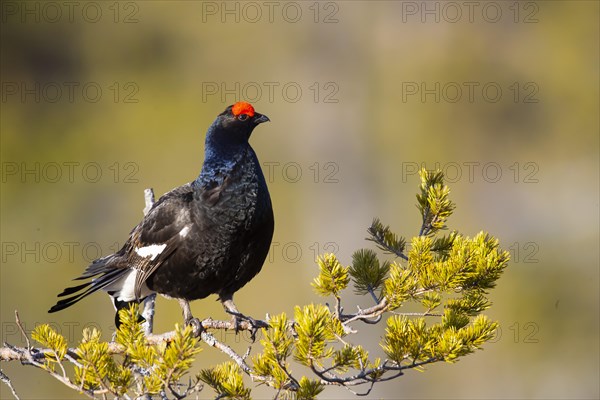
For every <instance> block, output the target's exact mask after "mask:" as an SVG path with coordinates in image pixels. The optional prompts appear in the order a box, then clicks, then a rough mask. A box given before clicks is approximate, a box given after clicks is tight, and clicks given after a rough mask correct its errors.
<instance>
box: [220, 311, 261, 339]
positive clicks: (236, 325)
mask: <svg viewBox="0 0 600 400" xmlns="http://www.w3.org/2000/svg"><path fill="white" fill-rule="evenodd" d="M226 311H227V313H228V314H231V315H232V316H233V318H232V319H231V323H232V325H233V329H235V333H238V332H239V331H240V330H241V328H242V323H243V322H244V321H245V322H247V323H248V325H250V326H249V327H248V328H245V329H248V330H249V331H250V339H252V342H255V341H256V334H257V333H258V331H259V330H260V329H261V328H267V327H268V325H267V324H265V322H264V321H260V320H256V319H254V318H252V317H249V316H247V315H244V314H242V313H241V312H238V311H232V310H226Z"/></svg>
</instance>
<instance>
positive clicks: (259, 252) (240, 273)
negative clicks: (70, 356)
mask: <svg viewBox="0 0 600 400" xmlns="http://www.w3.org/2000/svg"><path fill="white" fill-rule="evenodd" d="M266 121H269V119H268V118H267V117H266V116H264V115H261V114H259V113H256V112H255V111H254V108H253V107H252V106H251V105H250V104H249V103H245V102H238V103H236V104H234V105H233V106H229V107H227V108H226V109H225V111H224V112H223V113H221V114H220V115H219V116H218V117H217V119H216V120H215V121H214V122H213V124H212V125H211V126H210V128H209V129H208V132H207V134H206V145H205V160H204V165H203V167H202V171H201V173H200V175H199V176H198V178H197V179H196V180H194V181H193V182H191V183H188V184H185V185H183V186H180V187H178V188H175V189H173V190H171V191H170V192H168V193H166V194H165V195H163V196H162V197H161V198H160V199H159V200H158V201H157V202H156V203H154V205H153V206H152V208H151V209H150V211H149V212H148V213H147V215H146V216H145V217H144V219H143V220H142V221H141V222H140V223H139V224H138V225H137V226H136V227H135V228H134V229H133V230H132V231H131V234H130V236H129V239H128V240H127V242H126V243H125V245H124V246H123V247H122V248H121V249H120V250H119V251H118V252H117V253H115V254H111V255H109V256H106V257H103V258H100V259H98V260H96V261H94V262H93V263H92V264H91V265H90V266H88V267H87V269H86V270H85V272H84V273H83V274H82V275H81V276H80V277H79V278H76V279H77V280H86V279H87V280H88V282H86V283H84V284H81V285H78V286H75V287H71V288H67V289H65V290H64V291H63V292H62V293H60V294H59V295H58V296H59V297H64V298H63V299H61V300H59V301H58V302H57V304H56V305H54V306H53V307H52V308H51V309H50V310H49V312H55V311H59V310H62V309H64V308H66V307H69V306H71V305H72V304H74V303H76V302H77V301H79V300H81V299H82V298H84V297H86V296H87V295H89V294H91V293H93V292H95V291H97V290H99V289H103V290H105V291H107V292H108V293H109V294H110V295H111V296H112V297H113V302H114V304H115V307H116V308H117V310H118V309H119V308H121V307H123V306H125V305H126V304H128V303H129V302H132V301H140V300H142V299H143V298H145V297H146V296H148V295H149V294H151V293H153V292H156V293H160V294H163V295H166V296H169V297H173V298H176V299H179V301H180V304H181V306H182V308H183V313H184V319H185V321H186V323H190V322H191V321H192V315H191V312H190V309H189V303H188V301H190V300H196V299H202V298H205V297H207V296H209V295H211V294H217V295H218V296H219V299H220V300H221V302H222V303H223V305H224V307H225V309H226V310H227V311H228V312H230V313H232V314H233V315H234V318H239V317H243V315H242V314H240V313H239V312H238V311H237V309H236V307H235V305H234V303H233V294H234V293H235V292H236V291H237V290H239V289H240V288H241V287H242V286H244V285H245V284H246V283H248V282H249V281H250V280H251V279H252V278H253V277H254V276H255V275H256V274H257V273H258V272H259V271H260V270H261V268H262V265H263V263H264V261H265V258H266V256H267V253H268V251H269V247H270V245H271V239H272V236H273V228H274V220H273V209H272V206H271V199H270V196H269V191H268V189H267V184H266V181H265V178H264V175H263V173H262V170H261V168H260V164H259V162H258V159H257V157H256V154H255V153H254V150H253V149H252V147H251V146H250V144H249V143H248V139H249V138H250V135H251V133H252V131H253V129H254V128H255V127H256V126H257V125H258V124H260V123H263V122H266ZM117 322H118V321H117ZM236 322H237V319H236Z"/></svg>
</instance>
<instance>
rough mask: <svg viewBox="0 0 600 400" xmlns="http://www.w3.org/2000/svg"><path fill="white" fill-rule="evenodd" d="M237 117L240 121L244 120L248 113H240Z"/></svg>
mask: <svg viewBox="0 0 600 400" xmlns="http://www.w3.org/2000/svg"><path fill="white" fill-rule="evenodd" d="M238 119H239V120H240V121H245V120H247V119H248V114H240V115H238Z"/></svg>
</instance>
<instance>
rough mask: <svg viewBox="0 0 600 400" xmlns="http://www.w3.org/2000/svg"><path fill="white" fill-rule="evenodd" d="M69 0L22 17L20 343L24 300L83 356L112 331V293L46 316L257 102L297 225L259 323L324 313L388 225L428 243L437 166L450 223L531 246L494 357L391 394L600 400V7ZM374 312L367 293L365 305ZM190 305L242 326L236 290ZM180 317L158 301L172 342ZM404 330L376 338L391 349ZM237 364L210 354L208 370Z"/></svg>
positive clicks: (9, 144)
mask: <svg viewBox="0 0 600 400" xmlns="http://www.w3.org/2000/svg"><path fill="white" fill-rule="evenodd" d="M66 3H68V2H66ZM66 3H64V2H52V1H50V2H37V1H32V2H27V3H21V2H11V1H3V2H2V3H1V7H2V8H1V15H0V17H1V22H2V27H1V37H2V38H1V64H0V66H1V81H2V99H1V104H0V105H1V123H0V127H1V145H2V149H1V157H2V163H1V165H2V182H1V183H2V186H1V197H0V198H1V219H2V227H1V235H2V237H1V243H2V254H1V258H2V259H1V269H0V272H1V275H0V279H1V289H0V292H1V293H0V300H1V308H0V311H1V313H2V314H1V322H2V331H1V340H2V341H3V342H5V341H6V342H9V343H11V344H14V345H23V344H24V342H23V339H22V338H21V337H20V335H19V333H18V332H17V328H16V325H15V323H14V310H16V309H17V310H18V311H19V313H20V316H21V319H22V320H23V322H24V324H25V328H26V329H27V330H28V331H30V330H31V329H32V328H33V327H34V326H35V324H38V323H44V322H49V323H52V324H53V326H54V327H55V328H56V329H57V330H59V331H60V332H61V333H63V334H64V335H65V336H67V338H68V339H69V341H70V342H71V343H76V342H77V341H78V340H79V339H80V333H81V330H82V328H84V327H86V326H88V327H90V326H95V327H99V328H101V329H102V330H103V332H104V336H105V337H106V338H107V339H108V338H110V332H111V329H113V311H112V306H111V305H110V302H109V300H108V298H107V297H106V296H105V295H103V294H97V295H94V296H93V297H91V298H88V299H86V300H85V301H83V302H81V303H79V304H77V305H76V306H74V307H72V308H70V309H68V310H66V311H64V312H61V313H58V314H52V315H49V314H47V313H46V310H47V309H48V308H49V307H50V306H51V305H52V304H53V303H54V302H55V295H56V294H57V293H58V292H59V291H61V290H62V289H63V288H64V287H65V286H66V285H67V284H68V283H69V281H70V279H71V278H73V277H75V276H76V275H78V274H79V273H80V272H81V271H82V269H83V268H84V267H85V266H86V265H87V263H88V262H89V261H90V260H91V259H93V258H95V257H97V256H100V255H101V254H107V253H109V252H112V251H114V250H115V249H116V248H118V247H119V246H120V245H122V244H123V241H124V240H125V239H126V237H127V233H128V232H129V230H130V229H131V228H132V227H133V226H134V225H135V224H137V222H138V221H139V219H140V218H141V216H142V208H143V190H144V188H147V187H153V188H154V189H155V191H156V193H157V195H160V194H162V193H164V192H166V191H168V190H169V189H171V188H172V187H175V186H178V185H180V184H183V183H185V182H188V181H190V180H192V179H194V178H195V176H196V175H197V173H198V172H199V171H200V167H201V163H202V160H203V140H204V133H205V130H206V128H207V127H208V126H209V124H210V123H211V122H212V121H213V119H214V117H215V116H216V115H217V114H218V113H219V112H221V111H222V110H223V109H224V108H225V107H226V106H227V105H229V104H232V103H233V102H235V101H237V100H242V99H243V100H248V101H251V102H253V103H254V104H255V106H256V108H257V110H258V111H259V112H262V113H265V114H267V115H268V116H269V117H270V118H271V120H272V122H271V123H269V124H266V125H263V126H260V127H259V128H258V129H257V131H256V132H255V133H254V135H253V137H252V140H251V142H252V145H253V147H254V148H255V150H256V151H257V153H258V156H259V158H260V160H261V163H262V164H263V167H264V170H265V174H266V175H267V178H268V179H269V186H270V190H271V195H272V199H273V203H274V207H275V214H276V232H275V237H274V244H273V247H272V251H271V253H270V256H269V260H268V262H267V264H266V265H265V267H264V269H263V272H262V273H261V274H260V275H259V276H258V277H257V278H256V279H255V280H253V281H252V282H251V283H250V284H248V285H247V286H246V287H245V288H244V289H242V290H241V291H240V292H238V294H237V295H236V300H237V304H238V306H239V307H240V309H242V310H243V311H244V312H246V313H248V314H250V315H253V316H258V317H260V316H264V315H265V313H270V314H275V313H279V312H282V311H285V312H288V313H292V312H293V306H294V305H295V304H307V303H310V302H313V301H321V300H320V299H319V298H318V297H317V296H316V295H315V294H314V292H313V290H312V288H311V287H310V281H311V280H312V278H313V277H314V276H315V274H316V272H317V268H316V266H315V264H314V259H315V256H316V254H318V253H323V252H325V251H335V252H336V254H338V256H339V258H340V259H341V260H342V262H344V263H349V262H350V256H351V254H352V252H353V251H354V250H356V249H358V248H361V247H372V244H371V243H370V242H366V241H365V240H364V238H365V236H366V228H367V227H368V225H369V224H370V222H371V220H372V218H373V217H380V218H381V219H382V220H383V221H384V222H385V223H386V224H389V225H391V226H392V228H393V229H394V230H395V231H396V232H398V233H399V234H402V235H406V236H411V235H414V234H416V233H417V232H418V227H419V222H420V221H419V215H418V212H417V209H416V207H415V203H416V200H415V193H416V190H417V185H418V176H417V174H416V170H417V168H418V166H420V165H424V166H426V167H427V168H430V169H431V168H435V167H436V166H439V167H441V168H442V169H443V170H444V171H445V172H446V173H447V176H448V183H449V184H450V186H451V189H452V198H453V199H454V201H455V202H456V203H457V206H458V207H457V210H456V212H455V214H454V216H453V217H452V218H451V219H450V221H449V226H450V227H451V228H452V229H457V230H459V231H460V232H462V233H464V234H467V235H474V234H476V233H477V232H478V231H480V230H486V231H489V232H490V233H491V234H493V235H495V236H497V237H498V238H499V239H500V241H501V243H502V245H503V247H504V248H505V249H507V250H509V251H510V252H511V255H512V258H513V261H512V262H511V264H510V267H509V268H508V270H507V271H506V273H505V275H504V276H503V277H502V279H501V280H500V281H499V285H498V287H497V288H496V289H495V290H494V291H493V295H492V298H493V301H494V306H493V307H492V308H491V309H490V310H489V311H488V315H490V317H492V318H494V319H496V320H498V321H499V322H500V323H501V330H500V331H499V332H498V338H497V339H496V340H495V343H490V344H487V345H486V346H485V350H484V351H479V352H477V353H476V354H474V355H471V356H468V357H466V358H464V359H462V360H461V361H460V362H459V363H457V364H455V365H449V364H443V365H442V364H440V365H434V366H431V367H429V368H427V370H426V371H425V372H423V373H419V372H416V371H411V372H408V373H407V374H406V375H405V376H404V377H402V378H401V379H398V380H395V381H392V382H389V383H385V384H380V385H377V386H376V387H375V389H374V390H373V392H372V393H371V395H370V396H369V397H370V398H373V399H375V398H382V399H397V398H399V399H400V398H402V399H413V398H414V399H430V398H437V399H455V398H472V399H522V398H536V399H549V398H554V399H584V398H585V399H597V398H598V397H599V396H600V393H599V349H598V342H599V266H598V263H599V258H598V257H599V256H598V254H599V215H598V210H599V203H598V198H599V197H598V196H599V192H598V185H599V183H598V182H599V176H598V174H599V160H598V157H599V143H598V140H599V111H598V110H599V104H598V99H599V78H598V76H599V72H598V71H599V55H598V51H599V29H598V24H599V22H598V21H599V3H598V2H594V1H540V2H503V1H496V2H470V3H469V2H427V3H423V2H400V1H398V2H395V1H381V2H375V1H332V2H319V3H317V2H313V1H310V2H279V1H275V2H270V3H269V2H226V3H223V2H196V1H189V2H188V1H186V2H167V1H147V2H122V3H113V2H89V3H88V2H73V3H69V4H71V5H67V4H66ZM465 3H468V4H465ZM354 304H362V305H367V304H368V299H362V298H357V297H354V296H353V295H352V293H350V291H349V293H348V294H347V300H346V307H349V308H353V307H354ZM192 308H193V311H194V313H195V315H197V316H200V317H208V316H212V317H213V318H226V316H225V315H224V313H223V311H222V309H221V306H220V305H219V304H218V303H217V302H216V301H214V298H209V299H205V300H202V301H197V302H195V303H193V307H192ZM180 318H181V317H180V310H179V307H178V306H177V304H176V302H173V301H168V300H165V299H159V302H158V305H157V322H156V330H157V331H166V330H170V329H172V326H173V324H174V323H175V322H179V321H180ZM383 325H384V324H380V326H376V327H371V326H368V327H367V326H365V327H360V326H359V327H360V328H361V334H360V335H358V336H357V337H356V338H355V339H354V340H355V341H356V342H360V341H363V342H364V341H367V342H369V343H370V344H369V345H367V347H368V348H369V349H370V350H371V351H372V352H373V354H374V355H375V354H378V353H381V352H380V350H378V346H377V344H376V343H377V341H378V340H379V338H380V337H381V335H382V332H383V328H384V327H383ZM220 339H222V340H225V341H226V342H227V343H229V344H231V345H234V346H239V347H240V348H245V347H246V346H247V343H246V341H247V340H246V339H245V338H240V337H235V336H234V335H231V334H222V335H221V336H220ZM223 360H225V357H224V356H223V355H221V354H220V353H218V352H217V351H216V350H214V349H211V348H207V349H205V350H204V351H203V352H202V353H201V354H200V356H199V360H198V361H197V365H198V367H206V366H207V365H211V364H214V363H216V362H220V361H223ZM1 367H2V370H3V371H4V372H5V373H6V374H7V375H8V376H10V377H11V378H12V381H13V384H14V386H15V387H16V389H17V391H18V392H19V393H20V394H21V396H22V398H26V399H29V398H39V399H46V398H55V399H59V398H60V399H67V398H81V396H78V395H77V394H76V393H74V392H73V391H71V390H69V389H66V388H63V386H62V385H61V384H60V383H58V382H56V381H54V380H53V379H52V378H50V377H49V376H47V375H46V374H44V373H43V372H41V371H39V370H34V369H33V368H29V367H23V366H21V365H19V364H16V363H10V364H6V363H3V364H2V365H1ZM253 393H254V396H255V397H256V398H269V397H272V396H273V392H271V391H269V390H265V389H263V388H256V389H255V390H254V392H253ZM202 395H203V396H204V397H207V398H209V397H211V396H212V395H213V394H212V393H211V392H210V390H209V389H206V390H205V391H204V392H203V394H202ZM349 396H350V393H349V392H347V391H345V390H343V389H327V390H326V391H325V392H324V393H323V395H322V397H323V398H326V399H330V398H331V399H334V398H348V397H349ZM0 397H2V398H10V397H11V396H10V393H9V391H8V389H7V387H6V386H5V385H1V386H0Z"/></svg>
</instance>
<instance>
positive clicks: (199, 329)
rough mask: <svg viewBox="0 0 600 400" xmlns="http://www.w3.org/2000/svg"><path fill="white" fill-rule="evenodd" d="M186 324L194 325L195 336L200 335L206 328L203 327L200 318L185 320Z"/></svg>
mask: <svg viewBox="0 0 600 400" xmlns="http://www.w3.org/2000/svg"><path fill="white" fill-rule="evenodd" d="M185 325H186V326H191V327H192V333H193V334H194V337H198V336H200V334H202V331H203V330H204V328H203V327H202V322H200V320H199V319H198V318H190V319H188V320H187V321H185Z"/></svg>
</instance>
